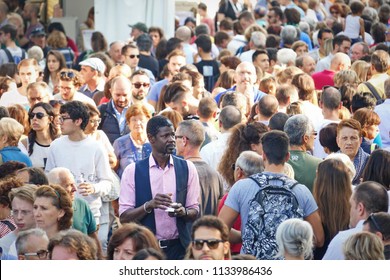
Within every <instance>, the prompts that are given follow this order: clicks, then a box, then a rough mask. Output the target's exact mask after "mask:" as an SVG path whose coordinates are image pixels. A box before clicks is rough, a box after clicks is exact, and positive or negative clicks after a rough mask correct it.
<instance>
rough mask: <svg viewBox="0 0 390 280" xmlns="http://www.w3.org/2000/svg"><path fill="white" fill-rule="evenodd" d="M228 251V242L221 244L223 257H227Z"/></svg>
mask: <svg viewBox="0 0 390 280" xmlns="http://www.w3.org/2000/svg"><path fill="white" fill-rule="evenodd" d="M229 250H230V242H229V241H226V242H223V254H224V255H225V256H228V255H229Z"/></svg>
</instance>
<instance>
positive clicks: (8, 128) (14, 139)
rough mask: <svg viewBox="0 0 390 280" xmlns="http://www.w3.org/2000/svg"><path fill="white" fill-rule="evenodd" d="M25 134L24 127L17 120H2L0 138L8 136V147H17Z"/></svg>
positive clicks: (0, 122) (0, 121)
mask: <svg viewBox="0 0 390 280" xmlns="http://www.w3.org/2000/svg"><path fill="white" fill-rule="evenodd" d="M23 132H24V127H23V125H21V124H20V123H18V122H17V121H16V120H15V119H13V118H7V117H6V118H2V119H1V120H0V137H3V136H6V137H7V144H8V145H10V146H15V147H16V146H17V145H18V142H19V139H20V137H21V136H22V135H23Z"/></svg>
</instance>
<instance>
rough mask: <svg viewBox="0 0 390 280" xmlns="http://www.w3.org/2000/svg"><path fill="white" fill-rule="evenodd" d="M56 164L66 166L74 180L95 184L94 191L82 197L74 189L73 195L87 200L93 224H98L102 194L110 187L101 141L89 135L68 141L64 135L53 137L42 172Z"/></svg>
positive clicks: (109, 176)
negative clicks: (74, 193) (92, 216)
mask: <svg viewBox="0 0 390 280" xmlns="http://www.w3.org/2000/svg"><path fill="white" fill-rule="evenodd" d="M55 167H66V168H68V169H69V170H70V171H71V172H72V174H73V176H74V178H75V180H76V183H81V182H82V181H84V182H86V183H90V184H92V185H93V186H94V189H95V193H93V194H91V195H88V196H81V195H80V194H79V193H78V192H76V197H79V198H83V199H85V200H86V201H87V202H88V204H89V206H90V208H91V211H92V213H93V215H94V217H95V219H96V223H97V224H99V217H100V215H101V213H100V210H99V209H100V207H101V205H102V200H101V196H104V195H107V194H108V193H109V191H110V189H111V169H110V165H109V163H108V155H107V152H106V151H105V150H104V147H103V146H102V145H101V143H100V142H98V141H96V140H95V139H93V138H92V137H87V138H85V139H84V140H81V141H77V142H76V141H71V140H69V138H68V136H66V135H65V136H62V137H60V138H58V139H56V140H54V141H53V142H52V143H51V145H50V148H49V156H48V159H47V163H46V168H45V171H46V172H49V171H50V170H52V169H53V168H55Z"/></svg>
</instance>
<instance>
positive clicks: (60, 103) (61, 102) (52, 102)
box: [49, 100, 65, 107]
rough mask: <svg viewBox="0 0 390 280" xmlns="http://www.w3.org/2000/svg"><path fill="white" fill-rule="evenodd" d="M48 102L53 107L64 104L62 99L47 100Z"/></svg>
mask: <svg viewBox="0 0 390 280" xmlns="http://www.w3.org/2000/svg"><path fill="white" fill-rule="evenodd" d="M49 104H50V105H51V106H52V107H55V106H57V105H60V106H62V105H64V104H65V102H64V101H62V100H50V101H49Z"/></svg>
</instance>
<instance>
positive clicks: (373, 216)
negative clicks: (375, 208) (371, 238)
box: [368, 213, 382, 232]
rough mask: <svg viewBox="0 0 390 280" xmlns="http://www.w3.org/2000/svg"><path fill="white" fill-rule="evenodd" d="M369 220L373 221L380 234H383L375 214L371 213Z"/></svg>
mask: <svg viewBox="0 0 390 280" xmlns="http://www.w3.org/2000/svg"><path fill="white" fill-rule="evenodd" d="M368 218H369V219H370V220H371V221H372V223H373V224H374V227H375V228H376V229H377V230H378V231H379V232H382V229H381V227H380V226H379V224H378V222H377V220H376V219H375V215H374V213H371V214H370V216H368Z"/></svg>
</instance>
